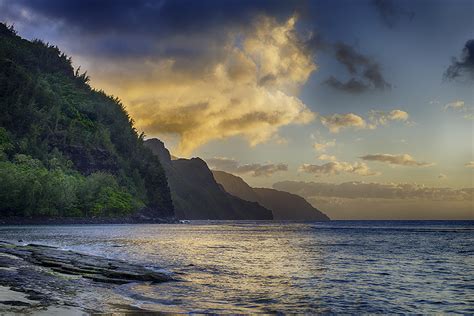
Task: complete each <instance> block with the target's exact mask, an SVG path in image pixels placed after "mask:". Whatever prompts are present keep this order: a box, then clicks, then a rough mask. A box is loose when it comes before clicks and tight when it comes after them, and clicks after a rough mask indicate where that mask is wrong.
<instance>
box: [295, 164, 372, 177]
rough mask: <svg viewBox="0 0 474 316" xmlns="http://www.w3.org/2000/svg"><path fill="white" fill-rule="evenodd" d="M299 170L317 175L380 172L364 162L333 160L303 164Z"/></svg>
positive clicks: (370, 174) (362, 174) (360, 174)
mask: <svg viewBox="0 0 474 316" xmlns="http://www.w3.org/2000/svg"><path fill="white" fill-rule="evenodd" d="M299 171H301V172H306V173H311V174H314V175H315V176H316V177H320V176H323V175H326V176H328V175H338V174H340V173H353V174H356V175H359V176H376V175H379V174H380V173H378V172H375V171H372V170H370V169H369V167H368V166H367V165H366V164H365V163H363V162H362V163H359V162H356V163H353V164H352V163H349V162H345V161H331V162H328V163H325V164H323V165H311V164H303V165H302V166H301V167H300V168H299Z"/></svg>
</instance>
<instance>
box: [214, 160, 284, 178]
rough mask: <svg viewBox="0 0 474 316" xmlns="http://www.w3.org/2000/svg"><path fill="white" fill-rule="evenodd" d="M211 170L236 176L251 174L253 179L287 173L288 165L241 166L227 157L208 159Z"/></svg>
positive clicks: (255, 164)
mask: <svg viewBox="0 0 474 316" xmlns="http://www.w3.org/2000/svg"><path fill="white" fill-rule="evenodd" d="M206 162H207V163H208V165H209V168H211V169H214V170H222V171H226V172H229V173H234V174H250V175H252V176H253V177H269V176H272V175H273V174H274V173H276V172H281V171H287V170H288V165H286V164H283V163H279V164H272V163H269V164H258V163H253V164H244V165H241V164H240V163H239V162H238V161H236V160H235V159H231V158H225V157H214V158H208V159H206Z"/></svg>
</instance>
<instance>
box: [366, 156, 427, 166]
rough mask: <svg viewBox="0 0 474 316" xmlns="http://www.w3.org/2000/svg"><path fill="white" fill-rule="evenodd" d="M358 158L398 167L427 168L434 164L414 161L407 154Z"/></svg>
mask: <svg viewBox="0 0 474 316" xmlns="http://www.w3.org/2000/svg"><path fill="white" fill-rule="evenodd" d="M360 158H361V159H363V160H367V161H379V162H385V163H388V164H391V165H400V166H414V167H429V166H433V165H434V163H431V162H424V161H416V160H415V159H414V158H413V157H412V156H410V155H408V154H401V155H392V154H373V155H365V156H362V157H360Z"/></svg>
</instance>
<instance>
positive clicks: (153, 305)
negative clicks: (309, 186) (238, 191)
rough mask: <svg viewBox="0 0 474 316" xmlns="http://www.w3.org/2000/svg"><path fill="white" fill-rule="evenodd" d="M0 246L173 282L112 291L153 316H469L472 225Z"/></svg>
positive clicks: (31, 231) (302, 228)
mask: <svg viewBox="0 0 474 316" xmlns="http://www.w3.org/2000/svg"><path fill="white" fill-rule="evenodd" d="M0 239H1V240H6V241H14V242H18V240H22V241H23V242H24V243H41V244H47V245H54V246H59V247H62V248H64V249H70V250H75V251H79V252H84V253H88V254H95V255H101V256H106V257H110V258H116V259H122V260H127V261H129V262H133V263H139V264H142V265H145V266H147V267H151V268H154V269H159V270H166V271H169V272H171V273H173V274H175V275H176V276H179V278H180V279H181V281H179V282H167V283H162V284H156V285H150V284H133V285H124V286H118V287H117V293H118V294H119V295H122V296H124V297H125V298H126V299H127V300H129V301H132V302H133V305H135V306H137V307H141V308H145V309H148V310H154V311H162V312H205V313H211V312H215V313H223V312H226V313H275V312H282V313H474V221H331V222H312V223H310V222H308V223H295V222H284V223H277V222H232V221H225V222H224V221H222V222H215V221H209V222H208V221H197V222H191V223H190V224H176V225H172V224H159V225H152V224H150V225H78V226H3V227H0Z"/></svg>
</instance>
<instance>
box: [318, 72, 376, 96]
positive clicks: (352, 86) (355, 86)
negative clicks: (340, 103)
mask: <svg viewBox="0 0 474 316" xmlns="http://www.w3.org/2000/svg"><path fill="white" fill-rule="evenodd" d="M324 84H326V85H328V86H330V87H332V88H334V89H337V90H341V91H345V92H349V93H362V92H365V91H368V90H370V86H369V85H368V84H365V83H364V82H362V81H360V80H357V79H354V78H351V79H349V80H348V81H346V82H342V81H341V80H339V79H336V78H335V77H334V76H331V77H329V78H328V79H326V80H325V81H324Z"/></svg>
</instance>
